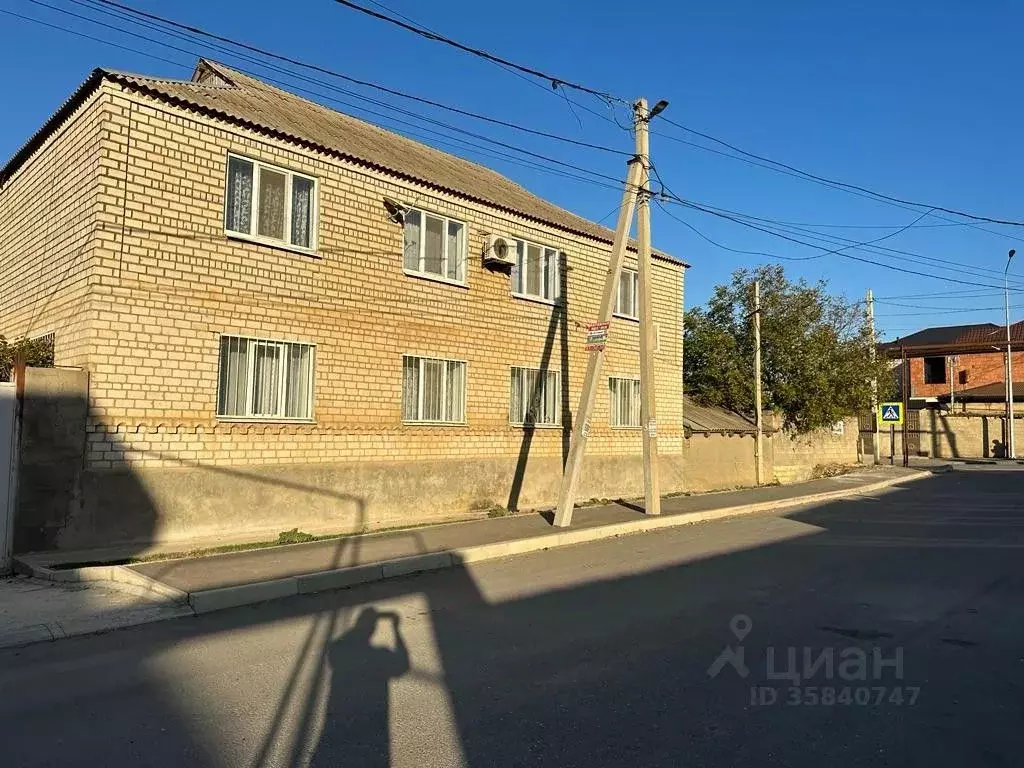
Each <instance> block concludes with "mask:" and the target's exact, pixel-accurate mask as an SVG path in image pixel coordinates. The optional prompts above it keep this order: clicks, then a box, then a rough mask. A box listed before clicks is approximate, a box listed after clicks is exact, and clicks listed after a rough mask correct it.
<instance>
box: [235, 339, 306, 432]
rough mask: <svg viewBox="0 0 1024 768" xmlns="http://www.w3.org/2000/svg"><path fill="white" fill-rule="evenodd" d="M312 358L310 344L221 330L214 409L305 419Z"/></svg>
mask: <svg viewBox="0 0 1024 768" xmlns="http://www.w3.org/2000/svg"><path fill="white" fill-rule="evenodd" d="M313 364H314V360H313V345H311V344H300V343H297V342H291V341H272V340H269V339H252V338H245V337H242V336H221V337H220V370H219V375H218V382H219V383H218V388H217V389H218V392H217V415H218V416H222V417H226V418H242V419H245V418H252V419H276V420H282V421H286V420H302V421H308V420H309V419H311V418H312V417H313Z"/></svg>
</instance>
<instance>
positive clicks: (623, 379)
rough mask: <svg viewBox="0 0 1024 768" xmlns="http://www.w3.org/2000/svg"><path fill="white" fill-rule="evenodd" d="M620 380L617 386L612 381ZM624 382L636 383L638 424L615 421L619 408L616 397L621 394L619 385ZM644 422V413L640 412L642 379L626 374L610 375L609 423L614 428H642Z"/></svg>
mask: <svg viewBox="0 0 1024 768" xmlns="http://www.w3.org/2000/svg"><path fill="white" fill-rule="evenodd" d="M613 381H614V382H618V383H617V384H616V386H615V387H613V386H612V382H613ZM622 382H629V383H631V384H633V385H635V403H636V406H635V413H636V424H631V423H630V424H623V423H621V413H620V414H619V416H620V423H618V424H616V423H615V414H616V412H617V411H618V410H619V408H618V407H617V406H616V398H618V396H619V392H618V389H617V388H618V387H621V386H622ZM642 422H643V414H642V413H641V412H640V379H639V378H633V377H626V376H609V377H608V425H609V426H610V427H611V428H612V429H640V427H641V424H642Z"/></svg>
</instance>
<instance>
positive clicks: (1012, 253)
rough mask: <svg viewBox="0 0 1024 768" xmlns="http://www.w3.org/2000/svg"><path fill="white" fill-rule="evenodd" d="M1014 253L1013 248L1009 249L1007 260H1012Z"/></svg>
mask: <svg viewBox="0 0 1024 768" xmlns="http://www.w3.org/2000/svg"><path fill="white" fill-rule="evenodd" d="M1016 253H1017V251H1016V250H1014V249H1013V248H1011V249H1010V255H1009V256H1008V258H1010V259H1012V258H1013V257H1014V255H1015V254H1016Z"/></svg>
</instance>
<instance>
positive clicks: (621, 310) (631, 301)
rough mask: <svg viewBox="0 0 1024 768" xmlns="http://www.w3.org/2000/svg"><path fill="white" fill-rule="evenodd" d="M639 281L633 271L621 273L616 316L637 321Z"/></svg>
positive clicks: (616, 299)
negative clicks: (637, 289)
mask: <svg viewBox="0 0 1024 768" xmlns="http://www.w3.org/2000/svg"><path fill="white" fill-rule="evenodd" d="M636 288H637V279H636V272H635V271H634V270H632V269H623V270H622V271H621V272H620V273H619V294H618V296H616V297H615V314H616V315H619V316H620V317H628V318H630V319H631V320H636V319H637V314H638V313H637V307H638V305H637V292H636Z"/></svg>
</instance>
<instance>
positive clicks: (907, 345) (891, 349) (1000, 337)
mask: <svg viewBox="0 0 1024 768" xmlns="http://www.w3.org/2000/svg"><path fill="white" fill-rule="evenodd" d="M1010 338H1011V340H1012V344H1013V346H1014V348H1015V349H1017V348H1019V347H1020V346H1021V345H1024V321H1022V322H1018V323H1014V324H1012V325H1011V326H1010ZM1005 344H1006V326H1005V325H996V324H995V323H976V324H973V325H946V326H938V327H935V328H923V329H922V330H920V331H917V332H915V333H912V334H910V335H909V336H903V337H901V338H898V339H895V340H894V341H889V342H885V343H884V344H879V345H878V347H879V349H880V350H881V351H883V352H885V353H886V354H889V355H891V356H898V355H900V354H901V353H902V351H903V350H906V352H907V356H908V357H921V356H922V355H927V354H932V353H934V354H937V355H942V354H955V353H957V352H984V351H988V349H989V348H990V347H992V346H994V345H1003V346H1005Z"/></svg>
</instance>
